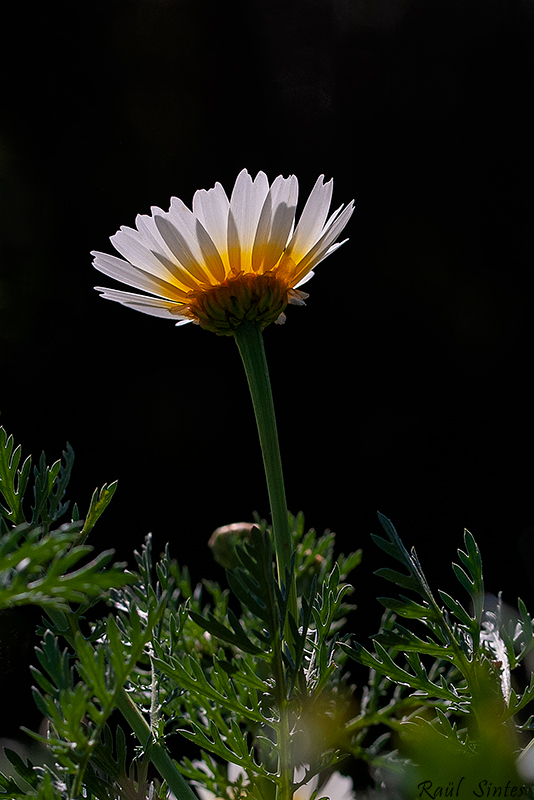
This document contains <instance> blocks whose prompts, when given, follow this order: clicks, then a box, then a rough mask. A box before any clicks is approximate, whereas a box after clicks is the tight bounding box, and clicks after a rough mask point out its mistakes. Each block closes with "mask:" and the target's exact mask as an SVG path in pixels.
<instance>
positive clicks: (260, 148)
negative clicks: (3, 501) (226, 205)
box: [0, 0, 534, 732]
mask: <svg viewBox="0 0 534 800" xmlns="http://www.w3.org/2000/svg"><path fill="white" fill-rule="evenodd" d="M4 23H5V24H4V26H3V34H2V36H3V39H4V43H3V59H4V63H3V65H2V81H3V88H2V103H1V114H0V182H1V200H0V203H1V205H0V212H1V213H0V248H1V263H0V370H1V373H0V381H1V385H0V412H1V416H0V423H1V424H3V425H4V426H5V428H6V429H7V431H8V432H9V433H13V435H14V437H15V440H16V441H17V442H20V443H22V446H23V452H24V454H28V453H33V454H34V456H36V457H37V456H38V455H39V453H40V452H41V450H43V449H44V450H45V452H46V454H47V456H48V461H49V463H51V462H52V461H54V460H56V458H58V457H59V456H60V455H61V450H62V448H63V447H64V446H65V443H66V441H70V443H71V444H72V446H73V447H74V450H75V453H76V457H77V461H76V465H75V472H74V476H73V480H72V486H71V490H70V496H71V497H72V499H73V500H76V502H77V503H78V504H79V506H80V509H81V511H82V513H83V510H84V509H85V508H87V506H88V503H89V500H90V496H91V494H92V492H93V489H94V488H95V487H96V486H101V485H102V484H104V483H109V482H111V481H112V480H114V479H116V478H118V479H119V488H118V491H117V494H116V497H115V499H114V501H113V503H112V506H111V507H110V508H109V509H108V511H107V512H106V515H105V516H104V517H103V518H102V520H101V522H100V523H99V525H98V527H97V528H96V529H95V531H94V537H93V544H94V545H95V548H97V549H102V548H104V547H109V546H113V547H115V548H116V550H117V557H118V558H120V559H126V560H128V561H130V563H131V562H132V551H133V550H134V549H136V548H139V547H140V546H141V544H142V541H143V538H144V536H145V534H146V533H148V532H149V531H152V532H153V534H154V539H155V542H156V550H158V549H162V548H163V546H164V544H165V542H167V541H170V543H171V551H172V553H173V554H174V555H175V556H176V557H177V558H178V559H179V561H180V562H181V563H188V564H189V565H190V566H191V569H192V572H193V576H194V577H195V578H196V579H199V578H200V577H202V576H205V575H206V576H208V577H215V578H220V573H219V572H218V570H217V568H216V567H215V566H214V565H213V561H212V559H211V555H210V553H209V550H208V548H207V546H206V542H207V540H208V538H209V536H210V534H211V532H212V530H213V529H214V528H216V527H217V526H218V525H221V524H225V523H228V522H233V521H238V520H247V519H250V518H251V514H252V511H253V510H257V511H258V512H259V513H260V514H262V515H264V516H266V515H267V514H268V505H267V498H266V491H265V488H264V482H263V474H262V465H261V458H260V453H259V447H258V443H257V439H256V432H255V427H254V420H253V415H252V410H251V406H250V400H249V397H248V395H247V389H246V383H245V378H244V374H243V371H242V367H241V363H240V361H239V356H238V353H237V349H236V347H235V345H234V343H233V341H232V340H231V339H228V338H222V337H216V336H214V335H213V334H210V333H207V332H204V331H202V330H200V329H199V328H197V327H196V326H193V325H188V326H185V327H183V328H175V327H174V326H173V325H172V323H167V322H166V321H164V320H158V319H155V318H151V317H148V316H145V315H141V314H136V313H134V312H132V311H130V310H127V309H124V308H122V307H120V306H118V305H117V304H114V303H109V302H104V301H102V300H101V299H99V297H98V295H97V293H96V292H94V290H93V288H92V287H93V286H94V285H95V284H102V283H104V285H112V284H113V282H112V281H108V280H107V279H106V280H104V279H103V277H102V276H101V275H100V274H99V273H96V272H95V271H94V270H93V269H92V267H91V257H90V255H89V252H90V251H91V250H93V249H96V250H103V251H107V252H112V251H113V248H112V246H111V245H110V243H109V241H108V237H109V236H110V235H112V234H113V233H114V232H115V231H116V230H117V229H118V228H119V226H120V225H133V222H134V218H135V215H136V214H137V213H149V208H150V206H151V205H159V206H160V207H162V208H165V209H166V208H168V205H169V199H170V197H171V196H172V195H177V196H179V197H181V198H182V199H183V200H184V201H185V202H186V204H188V205H189V204H190V203H191V199H192V195H193V193H194V191H195V190H196V189H198V188H209V187H211V186H213V184H214V183H215V181H217V180H219V181H221V182H222V183H223V185H224V186H225V188H226V189H227V191H228V192H229V191H230V190H231V187H232V185H233V182H234V180H235V177H236V176H237V174H238V172H239V171H240V170H241V169H242V168H243V167H247V168H248V170H249V171H250V172H251V173H252V174H255V173H256V172H257V171H258V170H260V169H262V170H264V171H266V172H267V174H268V176H269V179H270V180H271V181H272V180H274V178H275V177H276V176H277V175H278V174H281V173H282V174H284V175H288V174H290V173H295V174H296V175H297V176H298V178H299V183H300V187H301V200H302V198H303V197H305V196H306V195H307V194H308V192H309V191H310V190H311V187H312V186H313V183H314V182H315V179H316V177H317V175H318V174H321V173H325V175H326V177H327V178H330V177H334V200H333V207H337V206H338V205H340V204H341V203H347V202H349V201H350V200H351V199H353V198H354V199H355V203H356V211H355V214H354V216H353V217H352V219H351V221H350V223H349V226H348V228H347V229H346V235H348V236H349V237H350V241H349V242H348V243H347V244H345V245H344V246H343V248H342V249H341V250H339V252H337V253H336V254H335V255H333V256H332V257H331V258H329V259H328V260H326V261H325V262H324V263H323V264H321V266H320V267H319V268H318V269H317V273H316V276H315V277H314V278H313V280H312V281H311V282H310V283H309V284H308V285H307V286H306V290H307V291H309V293H310V298H309V300H308V305H307V307H306V308H293V307H291V308H290V309H289V311H288V315H287V323H286V325H285V326H283V327H280V326H274V325H273V326H271V327H270V328H268V329H267V330H266V332H265V345H266V350H267V356H268V359H269V362H270V368H271V380H272V383H273V390H274V395H275V404H276V409H277V416H278V420H279V428H280V439H281V449H282V455H283V463H284V470H285V475H286V484H287V495H288V504H289V507H290V509H291V510H292V511H294V512H296V511H298V510H300V509H302V510H303V511H304V512H305V514H306V518H307V522H308V524H309V525H310V526H314V527H315V528H316V529H317V530H320V531H322V530H323V529H325V528H327V527H328V528H331V529H332V530H335V531H336V532H337V533H338V537H339V549H340V550H343V551H345V552H347V551H349V550H352V549H355V548H357V547H363V549H364V560H363V564H362V566H361V567H360V568H359V570H358V573H357V574H356V575H355V581H356V594H355V598H354V599H355V602H357V603H358V605H359V611H358V612H357V613H356V614H355V617H354V624H355V626H357V630H359V631H360V633H359V638H360V639H363V640H365V638H366V636H367V635H368V634H369V633H372V632H373V631H374V630H375V629H376V628H377V627H378V624H379V619H380V607H379V606H378V604H377V603H376V601H375V599H374V598H375V596H376V595H377V594H380V593H383V591H384V588H385V587H384V586H383V585H382V583H381V581H379V580H378V579H377V578H375V577H373V575H372V572H373V569H375V568H377V567H378V566H380V565H383V564H384V563H385V559H382V557H381V555H380V554H379V552H378V551H377V550H376V548H375V546H374V545H373V544H372V543H371V541H370V536H369V534H370V532H371V531H372V532H379V525H378V522H377V520H376V510H377V509H379V510H380V511H382V512H383V513H385V514H386V515H387V516H389V517H390V518H391V519H392V520H393V522H394V523H395V525H396V527H397V529H398V531H399V533H400V534H401V536H402V537H403V540H404V542H405V544H406V545H407V546H411V545H413V544H415V545H416V547H417V550H418V553H419V556H420V558H421V560H422V562H423V566H424V567H425V568H426V569H427V572H428V573H429V576H430V578H431V580H432V581H434V588H437V586H439V587H441V588H446V589H447V590H449V591H452V592H453V593H456V587H455V586H454V583H453V579H452V577H451V571H450V562H451V560H452V559H453V558H454V557H455V554H456V549H457V547H459V546H461V544H462V531H463V528H464V527H466V528H469V529H470V530H471V531H472V532H473V533H474V535H475V537H476V539H477V541H478V543H479V545H480V547H481V549H482V553H483V557H484V561H485V567H486V580H487V588H488V590H490V591H492V592H497V591H498V590H500V589H503V590H504V596H505V599H507V600H508V602H510V603H512V604H513V603H514V602H515V599H516V597H517V594H518V593H519V594H520V595H521V596H522V597H523V599H524V600H525V601H526V602H527V605H528V603H529V601H530V605H531V607H532V605H533V603H532V600H533V598H532V594H533V585H532V580H533V578H534V567H533V563H534V562H533V559H534V546H533V544H532V542H533V537H534V512H533V510H532V503H531V492H532V478H533V468H532V440H533V433H534V431H533V421H532V419H533V417H532V387H531V383H532V379H531V370H532V366H531V365H532V356H531V351H532V334H531V316H532V288H533V287H532V282H533V281H532V262H533V252H534V243H533V242H532V230H533V226H534V214H533V211H534V209H533V200H532V183H533V177H534V159H533V152H532V141H533V133H534V125H533V124H532V121H531V111H532V106H533V102H532V101H533V99H534V97H533V95H534V92H533V86H534V83H533V78H534V75H533V66H534V65H533V58H534V49H533V43H534V42H533V36H534V5H533V3H532V2H531V0H432V2H427V1H426V0H323V1H319V0H316V1H315V2H312V1H311V0H310V1H309V2H303V1H301V2H291V1H289V2H288V0H284V2H267V0H263V2H260V1H259V0H248V2H243V3H241V2H235V3H232V2H228V3H210V2H205V1H204V0H182V1H181V2H179V1H178V0H132V1H131V2H126V1H123V2H120V1H119V0H109V2H105V3H98V2H97V3H85V4H80V3H72V4H69V5H68V7H64V6H62V5H60V4H57V3H53V2H52V3H47V4H40V5H39V6H27V5H26V4H20V5H19V6H17V8H16V9H11V11H10V17H9V18H5V19H4ZM300 207H302V203H301V206H300ZM460 591H461V590H460ZM531 610H532V608H531ZM10 624H11V623H10ZM4 630H5V631H6V633H5V641H4V644H3V645H2V648H3V655H2V664H1V668H2V670H3V672H4V674H5V675H6V676H7V678H6V680H8V681H9V682H10V683H9V685H10V686H12V687H13V686H18V685H19V683H20V685H21V686H22V684H23V682H24V681H25V680H27V675H28V673H27V655H26V656H25V657H24V658H21V657H20V656H18V655H17V653H16V652H15V651H16V647H15V646H14V644H13V643H14V642H16V641H17V640H20V639H21V636H22V634H21V628H19V627H17V626H15V627H14V628H9V626H8V624H7V622H6V623H5V624H4ZM3 686H4V687H5V686H6V683H5V681H4V682H3ZM30 702H31V701H30ZM20 708H21V711H20V715H21V720H20V721H22V722H24V723H25V724H28V720H29V718H30V711H29V710H25V708H24V707H23V704H22V705H21V707H20ZM15 722H16V723H17V724H19V720H14V719H13V718H12V717H10V718H9V719H7V718H6V717H4V716H3V718H2V726H3V728H5V729H6V730H8V731H9V732H13V731H14V730H15V729H16V725H15Z"/></svg>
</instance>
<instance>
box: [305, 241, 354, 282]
mask: <svg viewBox="0 0 534 800" xmlns="http://www.w3.org/2000/svg"><path fill="white" fill-rule="evenodd" d="M341 244H343V242H341ZM335 247H336V248H337V247H339V245H335ZM314 275H315V272H308V274H307V275H305V276H304V277H303V278H302V280H300V281H299V282H298V283H296V284H295V285H294V287H293V288H294V289H298V288H299V287H300V286H303V285H304V284H305V283H308V281H309V280H310V279H311V278H313V276H314Z"/></svg>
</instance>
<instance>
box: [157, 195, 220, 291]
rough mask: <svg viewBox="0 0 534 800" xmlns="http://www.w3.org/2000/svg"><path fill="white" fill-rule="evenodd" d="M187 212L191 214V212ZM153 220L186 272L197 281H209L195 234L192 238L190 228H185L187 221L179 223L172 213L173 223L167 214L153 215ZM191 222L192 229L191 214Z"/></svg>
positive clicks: (192, 220)
mask: <svg viewBox="0 0 534 800" xmlns="http://www.w3.org/2000/svg"><path fill="white" fill-rule="evenodd" d="M184 208H185V206H184ZM175 210H176V209H175ZM186 210H187V209H186ZM189 213H190V214H191V212H189ZM184 220H185V216H184ZM184 220H182V222H184ZM154 221H155V223H156V227H157V229H158V231H159V232H160V234H161V235H162V237H163V239H164V240H165V243H166V244H167V246H168V248H169V249H170V251H171V252H172V254H173V256H174V257H175V258H177V259H178V261H179V262H180V264H182V266H183V267H184V268H185V269H186V270H187V272H189V274H190V275H192V276H193V277H194V278H196V280H197V281H198V282H199V283H208V284H209V283H211V281H210V279H209V277H208V275H207V274H206V272H205V271H204V270H203V269H202V266H201V264H202V261H203V259H202V253H201V251H200V247H199V244H198V240H197V238H196V235H195V236H194V239H193V236H192V235H191V230H187V226H188V223H187V225H186V224H185V223H184V224H180V222H181V221H180V219H179V217H178V215H177V214H174V223H175V224H173V222H171V219H170V217H169V215H165V216H161V217H160V216H156V217H154ZM188 222H189V220H188ZM191 222H192V225H193V230H194V226H195V218H194V217H193V215H192V214H191Z"/></svg>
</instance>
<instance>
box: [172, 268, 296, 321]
mask: <svg viewBox="0 0 534 800" xmlns="http://www.w3.org/2000/svg"><path fill="white" fill-rule="evenodd" d="M288 290H289V287H288V285H287V284H286V282H285V281H284V280H282V279H280V278H279V277H278V276H277V275H276V274H275V273H272V272H270V273H266V274H264V275H258V274H256V273H254V272H240V273H239V274H237V275H235V276H232V277H230V278H227V279H226V280H225V281H223V282H222V283H220V284H218V285H217V286H211V287H209V288H207V289H198V290H196V291H192V292H190V293H189V295H188V302H187V307H188V311H189V313H190V315H191V317H192V318H193V321H194V322H196V323H197V324H199V325H200V326H201V327H202V328H205V329H206V330H209V331H213V332H214V333H217V334H219V335H220V336H231V335H232V334H233V332H234V331H235V329H236V328H237V327H238V325H240V324H241V323H242V322H244V321H245V320H247V321H252V320H254V321H255V322H258V323H259V324H260V325H261V327H262V328H265V327H266V326H267V325H270V324H271V322H276V320H277V319H278V318H279V317H280V315H281V314H283V312H284V309H285V307H286V306H287V304H288V302H289V300H288Z"/></svg>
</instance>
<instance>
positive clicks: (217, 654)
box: [0, 429, 534, 800]
mask: <svg viewBox="0 0 534 800" xmlns="http://www.w3.org/2000/svg"><path fill="white" fill-rule="evenodd" d="M20 462H21V458H20V447H17V448H14V446H13V439H12V437H9V438H8V437H7V436H6V434H5V432H4V431H3V429H2V430H1V432H0V491H1V495H2V498H3V503H2V505H1V506H0V511H1V515H2V516H1V521H0V525H1V538H0V605H1V607H2V608H8V607H12V606H16V605H23V604H30V603H31V604H34V605H37V606H39V607H40V608H42V610H43V612H44V616H43V622H42V626H41V628H40V634H41V642H40V644H39V646H38V647H37V649H36V658H35V663H34V664H32V666H31V672H32V675H33V680H34V697H35V702H36V704H37V706H38V708H39V710H40V712H41V713H42V715H43V718H44V719H45V720H46V732H45V733H44V734H43V733H41V734H36V733H34V732H31V736H33V737H34V738H35V739H37V740H38V741H39V742H40V743H41V746H42V748H43V754H44V756H43V758H42V759H41V760H40V763H38V764H32V763H31V762H30V761H29V760H24V759H23V758H21V757H20V756H19V755H17V754H16V753H14V752H13V751H10V750H6V756H7V758H8V759H9V761H10V762H11V766H12V768H13V769H12V774H10V775H9V776H7V775H6V776H1V777H0V798H2V797H3V798H6V799H7V798H9V800H18V798H38V799H39V800H67V799H68V800H78V798H98V800H123V799H124V798H127V799H128V800H134V798H135V799H136V800H140V798H143V799H144V798H167V797H170V796H174V797H176V798H180V799H181V798H184V800H185V799H186V798H188V799H189V800H193V799H194V798H195V797H196V796H197V794H198V793H200V794H202V793H204V794H203V796H206V794H205V793H206V792H209V793H211V795H210V796H213V797H220V798H249V797H250V798H257V800H275V798H279V797H284V798H285V797H287V798H289V797H292V796H294V794H295V792H298V791H299V789H302V787H306V786H308V785H309V784H310V781H311V780H312V779H313V778H314V777H315V776H320V777H321V780H322V779H323V778H324V777H325V776H326V775H328V774H330V773H331V772H332V771H333V770H335V769H337V770H341V771H347V770H349V772H350V768H351V764H352V763H354V761H355V760H358V759H360V760H363V761H365V762H367V764H368V765H369V770H370V775H372V776H373V777H374V781H375V784H376V787H377V789H376V790H380V791H382V792H385V793H388V792H395V793H399V792H400V793H401V796H405V797H413V796H417V794H418V793H420V791H422V789H421V787H423V791H425V792H426V793H427V794H431V796H436V792H438V794H437V796H440V795H441V793H443V794H444V796H445V793H446V792H447V791H449V793H451V792H452V790H453V788H454V790H456V788H457V787H458V786H460V785H461V787H463V788H465V789H466V790H467V788H468V787H469V790H470V792H472V793H473V794H474V795H475V796H488V797H489V796H494V795H491V794H487V795H486V793H485V792H486V791H488V792H490V791H491V790H492V789H494V788H495V787H506V786H508V787H509V791H510V792H511V790H512V788H514V787H515V788H517V791H518V792H519V790H521V792H525V791H527V788H526V787H527V786H528V777H527V778H526V777H525V776H524V773H521V772H520V770H519V768H518V756H519V753H520V752H521V749H522V746H523V745H524V742H523V741H522V739H521V736H522V735H524V734H522V731H524V730H526V729H528V728H529V725H530V722H529V720H526V721H525V720H524V719H522V724H519V723H518V722H517V718H518V717H520V718H521V717H522V712H523V711H524V709H525V707H526V706H527V704H528V703H529V702H530V700H531V699H532V698H533V697H534V682H533V681H532V680H531V681H530V683H529V684H528V685H526V687H525V686H523V688H522V689H520V688H519V685H520V684H521V683H523V684H524V681H523V682H522V681H521V680H519V681H518V682H514V678H513V673H514V670H517V669H518V668H519V667H520V665H521V664H522V663H524V659H525V657H526V656H528V654H529V652H530V651H531V650H532V649H533V647H534V634H533V627H532V619H531V617H530V616H529V614H528V612H527V610H526V608H525V606H524V604H523V603H522V602H521V601H519V602H518V609H519V611H518V615H517V619H510V617H509V615H508V612H505V609H504V607H503V604H502V602H501V601H500V599H498V600H497V602H496V604H495V605H494V607H493V609H489V610H485V608H484V598H485V594H484V585H483V576H482V563H481V557H480V553H479V550H478V548H477V546H476V543H475V541H474V538H473V537H472V536H471V534H469V533H467V532H466V534H465V550H459V551H458V555H459V561H460V563H459V564H454V565H453V571H454V574H455V576H456V578H457V579H458V581H459V583H460V586H461V589H462V591H464V593H465V594H466V596H467V600H468V602H467V603H465V601H464V602H461V601H459V600H456V599H454V598H453V597H452V596H451V595H450V594H447V593H445V592H443V591H439V592H437V594H434V593H433V592H432V590H431V589H430V586H429V583H428V581H427V579H426V578H425V575H424V573H423V570H422V568H421V565H420V563H419V561H418V558H417V556H416V554H415V552H413V551H412V552H411V553H410V552H408V551H407V550H406V548H405V547H404V545H403V544H402V542H401V540H400V538H399V536H398V534H397V533H396V531H395V529H394V528H393V526H392V525H391V523H390V522H389V520H387V519H386V518H385V517H383V516H380V522H381V524H382V526H383V528H384V531H385V534H386V538H382V537H373V538H374V540H375V542H376V544H377V545H378V546H379V547H380V548H381V549H382V550H383V551H385V553H386V554H387V555H388V556H389V557H390V558H393V559H395V560H396V561H397V562H400V564H401V565H402V571H397V570H396V569H393V568H391V567H388V568H384V569H382V570H380V571H379V575H380V576H381V577H382V578H385V579H386V580H387V581H389V582H390V583H392V584H394V585H396V586H397V587H399V588H400V590H401V592H400V594H399V595H398V596H396V597H383V598H380V602H381V604H382V605H383V606H384V607H385V609H386V610H385V613H384V616H383V619H382V624H381V627H380V631H379V633H378V634H377V635H376V636H375V637H374V653H371V652H370V651H369V650H367V649H365V648H364V647H362V646H361V645H360V644H358V643H357V642H356V641H354V640H353V637H351V636H349V635H348V634H347V632H346V630H345V628H346V621H347V617H349V612H350V611H351V610H352V608H353V606H351V605H350V604H349V602H348V601H349V597H350V596H351V595H352V594H353V593H354V587H353V586H352V585H351V583H349V582H348V580H347V579H348V577H349V576H350V575H351V573H352V572H353V570H354V569H355V568H356V567H357V566H358V564H359V562H360V557H361V552H360V551H357V552H355V553H351V554H349V555H348V556H342V555H341V556H340V555H338V556H337V557H336V555H335V550H334V545H335V536H334V534H333V533H330V532H327V533H325V534H323V535H322V536H318V535H317V534H316V533H315V531H313V530H311V531H306V529H305V524H304V518H303V515H302V514H298V515H297V516H296V517H292V516H290V530H291V538H292V545H293V551H292V552H293V555H292V558H291V562H290V565H289V567H288V568H287V569H286V572H285V576H284V580H283V581H282V582H281V583H280V582H279V580H278V579H277V571H276V561H275V557H274V553H273V542H272V536H271V533H270V531H269V529H268V527H267V525H266V523H265V521H262V520H260V519H256V521H255V525H253V526H250V529H249V530H248V531H247V535H246V536H245V537H244V538H243V535H241V536H238V535H237V534H236V536H235V541H231V540H230V541H227V542H226V543H225V545H226V550H225V559H226V563H228V562H229V563H231V564H232V566H231V567H230V568H229V569H228V570H227V579H228V580H227V582H228V586H227V588H221V587H220V586H219V585H217V584H215V583H213V582H209V581H203V582H202V583H201V584H200V585H198V586H193V585H192V584H191V580H190V576H189V573H188V570H187V568H186V567H185V566H180V565H178V563H177V562H176V561H175V560H174V559H173V558H172V556H171V553H170V552H169V549H168V548H167V549H166V551H165V553H163V554H162V555H161V558H160V559H159V560H156V559H155V558H154V555H153V553H152V541H151V538H150V537H147V539H146V541H145V543H144V545H143V547H142V549H141V551H140V552H138V553H137V552H136V553H135V561H136V565H135V569H132V570H125V568H124V565H120V564H113V563H111V562H112V557H113V554H112V551H106V552H104V553H101V554H100V555H98V556H96V557H93V556H92V553H91V547H90V546H89V545H88V544H86V539H87V535H88V533H89V531H90V530H91V528H92V527H93V525H94V524H95V522H96V521H97V519H98V517H99V516H100V514H101V513H102V511H103V510H104V509H105V507H106V506H107V504H108V503H109V501H110V499H111V497H112V495H113V493H114V491H115V484H112V485H110V486H106V487H104V488H103V489H102V490H101V491H99V492H98V491H97V492H95V494H94V495H93V498H92V500H91V502H90V504H89V509H88V512H87V514H86V516H85V518H84V520H81V519H80V517H79V512H78V510H77V508H76V507H74V508H73V509H72V511H71V513H70V514H69V513H68V509H69V504H68V503H67V502H66V501H65V492H66V489H67V485H68V478H69V476H70V472H71V469H72V463H73V454H72V450H71V448H67V449H66V451H65V453H64V456H63V460H62V461H58V462H56V463H55V464H53V465H52V466H51V467H48V466H47V465H46V459H45V458H44V456H43V457H41V459H40V460H39V463H38V465H37V466H35V467H34V468H33V470H32V467H31V460H30V459H29V458H28V459H26V460H25V461H24V462H23V463H22V465H21V463H20ZM32 477H33V480H31V478H32ZM30 488H32V490H33V491H32V492H30ZM65 516H70V517H71V520H70V521H68V522H63V523H61V520H62V519H63V518H65ZM292 582H294V585H295V586H296V597H297V610H298V613H297V616H295V615H294V613H293V612H292V610H291V608H290V593H289V586H290V585H292ZM104 593H105V595H106V597H107V604H108V613H107V615H105V616H101V615H99V614H96V615H95V613H94V612H95V603H97V601H98V600H100V599H101V598H102V595H103V594H104ZM91 611H93V614H91ZM350 617H352V615H350ZM356 617H357V615H356ZM354 661H355V662H358V663H359V664H360V665H363V666H364V667H365V668H368V670H369V678H368V681H367V682H366V684H365V685H364V686H363V688H359V687H358V686H355V685H354V684H353V680H354V678H353V676H351V669H352V668H351V664H352V663H353V662H354ZM117 712H120V714H118V713H117ZM132 733H133V734H135V741H136V744H135V746H134V747H132V745H131V740H132V737H131V734H132ZM180 743H182V744H180ZM192 747H194V752H195V753H196V756H195V757H191V755H188V756H183V755H182V753H183V752H184V750H186V751H187V752H188V753H189V754H191V748H192ZM527 756H528V751H527V755H526V756H525V755H523V757H522V758H523V761H525V763H526V762H527V761H528V758H527ZM228 764H232V765H236V766H237V767H239V770H238V771H237V773H236V771H235V770H234V771H233V772H232V771H231V772H229V771H228ZM440 788H441V790H442V791H441V792H440V791H438V790H439V789H440ZM462 791H463V789H462ZM477 791H480V792H481V793H480V794H478V795H477ZM514 794H515V793H514ZM510 796H511V795H510Z"/></svg>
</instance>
